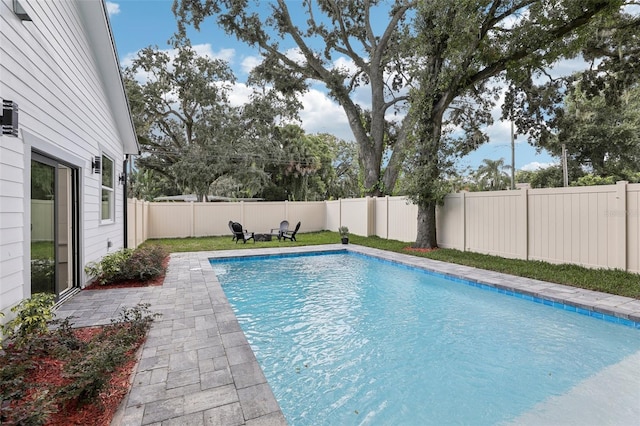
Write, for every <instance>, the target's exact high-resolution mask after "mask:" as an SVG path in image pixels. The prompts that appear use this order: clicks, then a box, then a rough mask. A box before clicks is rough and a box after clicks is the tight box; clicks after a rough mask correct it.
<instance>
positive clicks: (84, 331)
mask: <svg viewBox="0 0 640 426" xmlns="http://www.w3.org/2000/svg"><path fill="white" fill-rule="evenodd" d="M100 331H101V328H100V327H86V328H81V329H77V330H76V331H75V334H76V336H78V338H79V339H81V340H83V341H88V340H90V339H91V338H92V337H93V336H95V335H96V334H98V333H100ZM143 342H144V338H143V339H141V341H140V342H139V344H140V345H142V343H143ZM136 363H137V359H136V358H135V357H133V358H132V359H131V360H130V361H128V362H127V363H126V364H124V365H121V366H120V367H118V368H117V369H116V370H115V371H114V372H113V373H112V375H111V378H110V379H109V383H108V385H107V386H106V388H105V390H104V391H103V392H101V393H100V395H99V396H98V398H97V400H95V401H93V402H92V403H90V404H84V405H78V404H77V403H75V402H72V403H69V404H67V405H66V406H63V407H60V406H59V407H58V412H56V413H54V414H51V415H50V416H49V418H48V420H47V422H46V425H50V426H66V425H95V426H109V425H110V424H111V419H112V418H113V416H114V415H115V413H116V411H117V410H118V407H119V406H120V402H121V401H122V400H123V399H124V397H125V396H126V395H127V392H129V387H130V377H131V374H132V373H133V369H134V368H135V366H136ZM64 365H65V364H64V362H63V361H61V360H59V359H51V358H41V359H39V360H38V367H37V368H36V370H35V371H34V373H33V374H32V375H31V376H30V378H29V379H28V380H32V381H33V383H34V384H36V385H37V384H39V383H42V384H43V385H44V384H46V385H49V386H52V385H53V386H62V385H64V384H66V383H68V381H69V379H64V378H63V377H62V371H63V369H64Z"/></svg>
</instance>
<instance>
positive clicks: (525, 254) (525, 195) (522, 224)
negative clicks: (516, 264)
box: [516, 188, 529, 260]
mask: <svg viewBox="0 0 640 426" xmlns="http://www.w3.org/2000/svg"><path fill="white" fill-rule="evenodd" d="M519 191H521V193H520V203H519V204H520V209H519V210H520V212H521V214H520V215H519V217H518V218H517V219H516V220H517V222H516V223H517V229H519V230H520V232H521V233H522V234H521V235H520V238H518V241H519V247H518V248H517V250H518V252H519V253H522V259H524V260H529V190H528V189H527V188H520V189H519ZM516 214H517V210H516Z"/></svg>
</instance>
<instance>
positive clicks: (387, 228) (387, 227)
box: [384, 195, 389, 240]
mask: <svg viewBox="0 0 640 426" xmlns="http://www.w3.org/2000/svg"><path fill="white" fill-rule="evenodd" d="M384 199H385V208H386V210H387V212H386V217H387V223H385V236H384V238H385V239H387V240H388V239H389V196H388V195H387V196H386V197H384Z"/></svg>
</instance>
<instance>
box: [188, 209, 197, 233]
mask: <svg viewBox="0 0 640 426" xmlns="http://www.w3.org/2000/svg"><path fill="white" fill-rule="evenodd" d="M189 204H191V206H190V210H191V214H190V216H191V226H190V230H189V236H190V237H195V236H196V203H195V201H192V202H191V203H189Z"/></svg>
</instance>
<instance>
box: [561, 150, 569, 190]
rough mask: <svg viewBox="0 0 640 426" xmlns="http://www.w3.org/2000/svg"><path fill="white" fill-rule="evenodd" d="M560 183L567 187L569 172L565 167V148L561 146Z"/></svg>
mask: <svg viewBox="0 0 640 426" xmlns="http://www.w3.org/2000/svg"><path fill="white" fill-rule="evenodd" d="M562 182H563V184H564V186H565V187H567V186H569V170H568V167H567V146H566V145H565V144H562Z"/></svg>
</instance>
